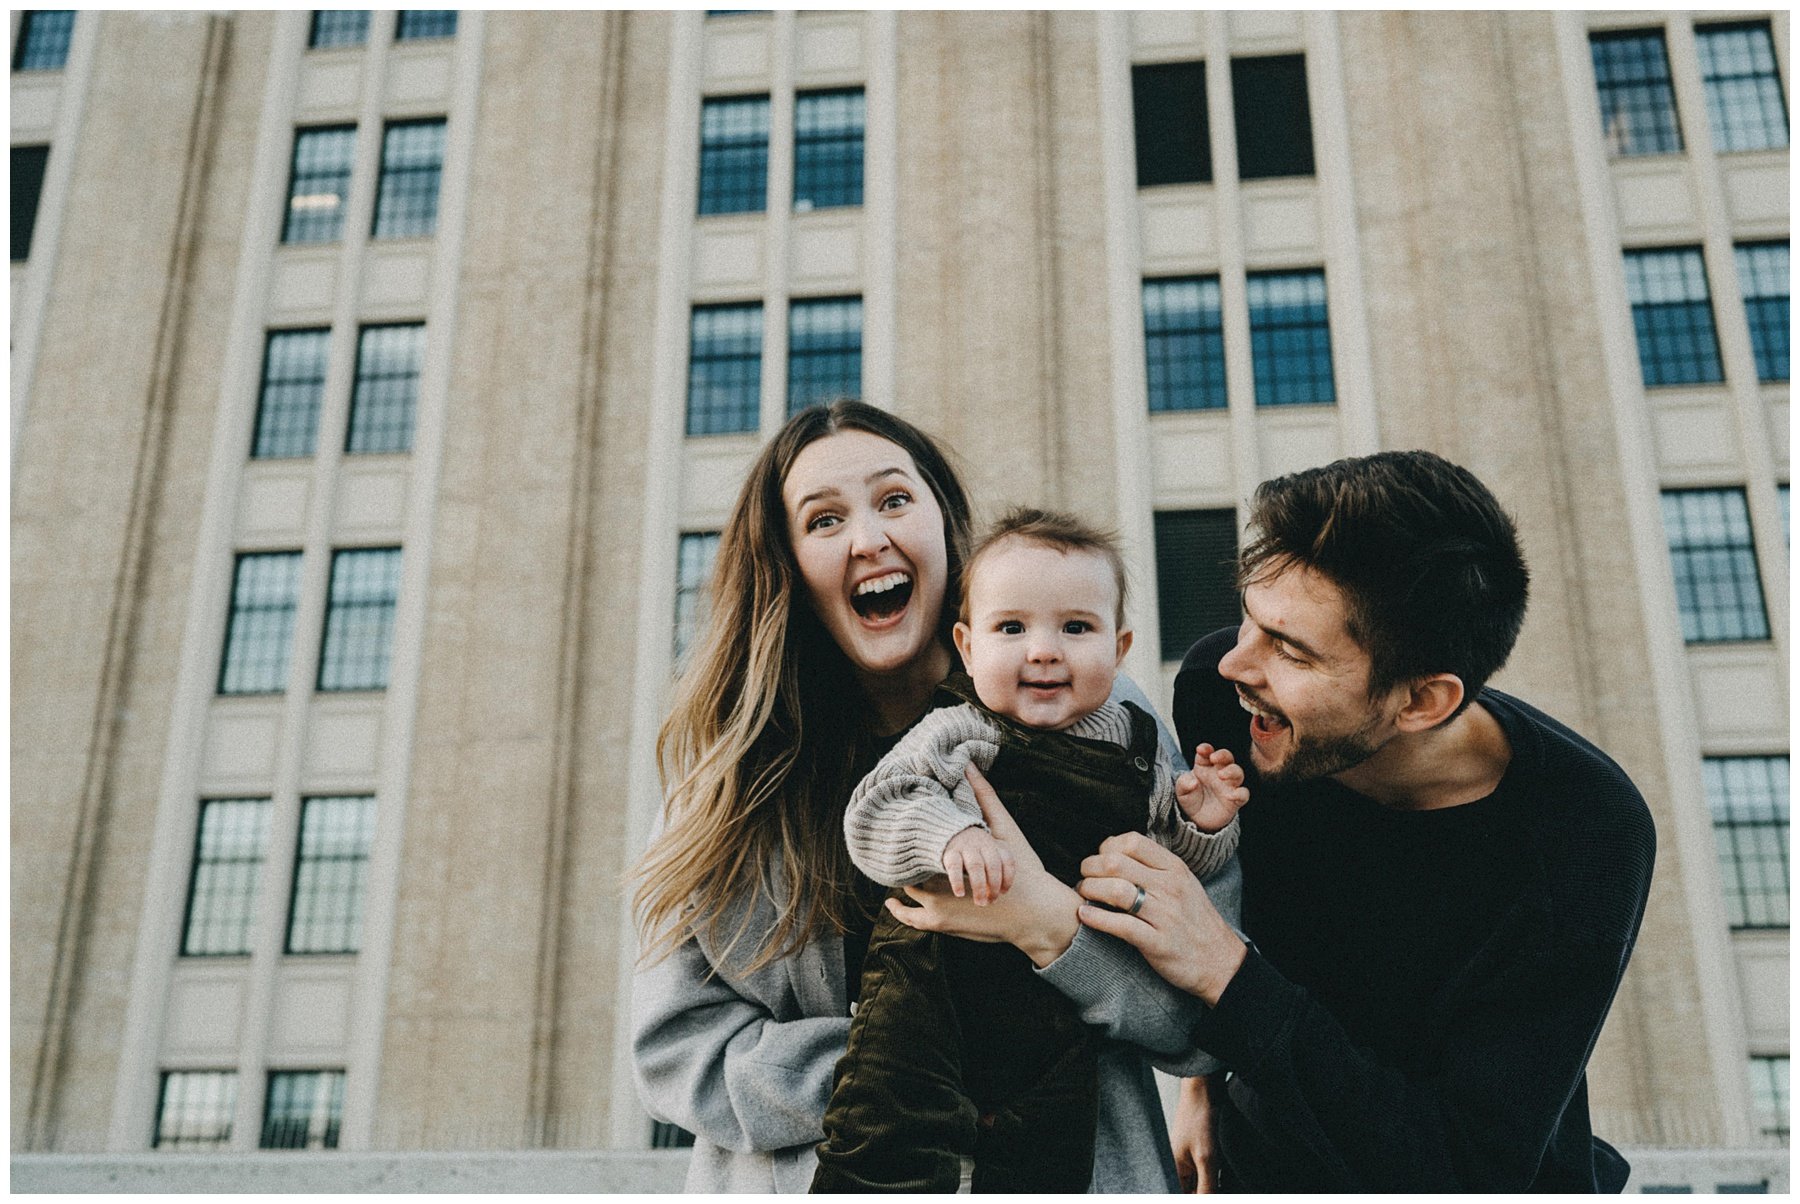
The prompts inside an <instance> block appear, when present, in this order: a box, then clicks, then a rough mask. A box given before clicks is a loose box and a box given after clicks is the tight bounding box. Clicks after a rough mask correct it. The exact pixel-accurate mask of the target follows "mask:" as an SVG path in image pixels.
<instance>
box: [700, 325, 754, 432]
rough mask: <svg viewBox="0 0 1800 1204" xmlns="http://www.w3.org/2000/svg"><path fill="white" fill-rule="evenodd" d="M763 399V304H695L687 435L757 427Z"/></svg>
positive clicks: (745, 429)
mask: <svg viewBox="0 0 1800 1204" xmlns="http://www.w3.org/2000/svg"><path fill="white" fill-rule="evenodd" d="M761 398H762V306H761V305H760V304H755V303H752V304H748V305H696V306H695V307H694V313H693V319H692V324H691V326H690V328H689V334H688V392H687V433H688V434H690V435H722V434H729V433H732V432H735V431H753V430H755V429H756V427H757V422H758V419H759V417H760V411H761Z"/></svg>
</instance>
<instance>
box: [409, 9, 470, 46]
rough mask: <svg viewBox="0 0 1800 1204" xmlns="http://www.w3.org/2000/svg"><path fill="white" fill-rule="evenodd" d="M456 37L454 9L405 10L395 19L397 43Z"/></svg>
mask: <svg viewBox="0 0 1800 1204" xmlns="http://www.w3.org/2000/svg"><path fill="white" fill-rule="evenodd" d="M455 36H456V10H455V9H453V8H403V9H401V10H400V14H399V16H398V17H396V18H395V19H394V41H396V42H409V41H412V40H414V39H416V38H453V37H455Z"/></svg>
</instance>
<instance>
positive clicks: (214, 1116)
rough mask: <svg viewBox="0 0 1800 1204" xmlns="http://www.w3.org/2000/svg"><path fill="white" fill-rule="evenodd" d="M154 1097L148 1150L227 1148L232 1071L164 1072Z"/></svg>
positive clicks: (233, 1082) (233, 1101)
mask: <svg viewBox="0 0 1800 1204" xmlns="http://www.w3.org/2000/svg"><path fill="white" fill-rule="evenodd" d="M157 1096H158V1098H157V1106H156V1132H155V1134H154V1135H153V1136H152V1137H151V1140H150V1145H151V1147H152V1148H154V1149H158V1150H218V1149H223V1148H225V1146H227V1145H229V1144H230V1142H231V1113H232V1110H233V1109H234V1108H236V1107H237V1072H236V1071H235V1070H179V1071H165V1072H164V1073H163V1076H162V1086H161V1090H160V1091H159V1092H158V1093H157Z"/></svg>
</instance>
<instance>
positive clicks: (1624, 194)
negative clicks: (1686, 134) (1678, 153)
mask: <svg viewBox="0 0 1800 1204" xmlns="http://www.w3.org/2000/svg"><path fill="white" fill-rule="evenodd" d="M1613 192H1614V195H1615V196H1616V197H1617V198H1618V205H1619V229H1620V233H1621V234H1623V235H1624V237H1625V238H1626V239H1627V240H1628V241H1629V240H1632V239H1636V238H1643V237H1651V236H1654V235H1658V234H1682V233H1687V232H1690V231H1691V232H1692V233H1693V234H1694V236H1696V237H1698V234H1699V229H1698V226H1697V222H1698V221H1699V218H1698V217H1697V216H1696V215H1697V214H1698V209H1697V208H1696V206H1695V204H1694V183H1693V177H1692V176H1691V175H1690V174H1689V172H1688V167H1687V163H1686V161H1685V160H1676V161H1674V162H1669V163H1657V164H1650V165H1631V166H1628V167H1616V168H1614V170H1613Z"/></svg>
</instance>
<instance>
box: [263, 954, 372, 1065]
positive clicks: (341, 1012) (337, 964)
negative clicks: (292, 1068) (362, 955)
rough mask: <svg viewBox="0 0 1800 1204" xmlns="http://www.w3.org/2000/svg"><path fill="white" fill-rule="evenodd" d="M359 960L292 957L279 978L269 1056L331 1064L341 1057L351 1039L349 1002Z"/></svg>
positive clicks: (300, 1061)
mask: <svg viewBox="0 0 1800 1204" xmlns="http://www.w3.org/2000/svg"><path fill="white" fill-rule="evenodd" d="M354 965H355V963H354V962H353V961H351V960H350V959H349V958H336V957H333V958H330V959H328V960H326V961H324V962H322V963H316V964H315V963H307V962H294V961H290V962H288V963H287V964H285V965H283V966H282V967H281V971H280V973H279V974H278V976H277V977H276V980H275V1000H274V1005H275V1006H274V1022H273V1023H272V1024H271V1025H270V1031H269V1046H270V1048H269V1056H270V1059H271V1061H275V1062H287V1063H289V1064H301V1063H313V1064H329V1063H331V1062H335V1061H341V1060H342V1058H343V1057H344V1055H345V1053H346V1052H347V1047H348V1044H349V1040H350V1002H351V998H352V992H351V987H352V983H353V974H354Z"/></svg>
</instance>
